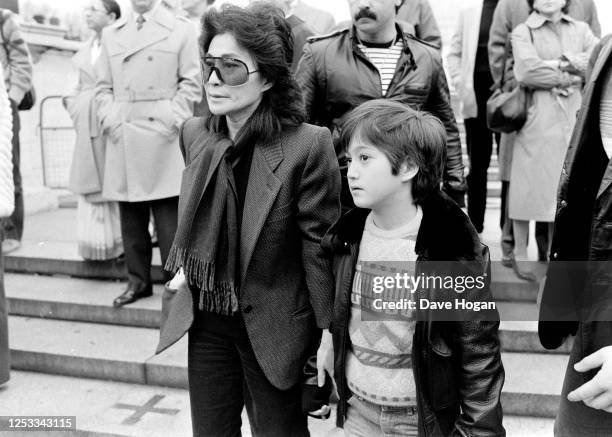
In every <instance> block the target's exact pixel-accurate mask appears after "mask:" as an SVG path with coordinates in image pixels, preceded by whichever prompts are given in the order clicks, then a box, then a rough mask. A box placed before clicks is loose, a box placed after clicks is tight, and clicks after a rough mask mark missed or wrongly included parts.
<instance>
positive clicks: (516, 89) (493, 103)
mask: <svg viewBox="0 0 612 437" xmlns="http://www.w3.org/2000/svg"><path fill="white" fill-rule="evenodd" d="M529 34H530V35H531V42H533V34H532V33H531V29H529ZM509 51H510V39H509V38H508V40H506V50H505V51H504V61H503V70H502V76H501V79H500V80H499V82H497V83H496V84H495V85H493V87H492V90H493V94H491V97H489V99H488V100H487V126H488V127H489V129H490V130H492V131H493V132H498V133H504V134H507V133H510V132H516V131H518V130H520V129H521V128H522V127H523V125H524V124H525V122H526V121H527V109H528V108H529V104H530V99H529V97H530V91H529V90H528V89H527V88H525V87H523V86H521V85H519V84H518V83H516V81H515V80H513V81H511V82H509V83H508V84H506V83H504V79H505V75H506V68H507V62H508V52H509Z"/></svg>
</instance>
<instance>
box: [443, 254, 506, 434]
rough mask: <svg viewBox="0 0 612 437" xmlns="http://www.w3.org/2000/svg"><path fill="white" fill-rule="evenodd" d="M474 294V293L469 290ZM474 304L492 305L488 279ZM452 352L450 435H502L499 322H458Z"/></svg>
mask: <svg viewBox="0 0 612 437" xmlns="http://www.w3.org/2000/svg"><path fill="white" fill-rule="evenodd" d="M483 258H484V260H486V261H485V265H486V267H485V271H486V272H488V273H489V274H488V276H487V278H490V277H491V275H490V259H489V250H488V248H486V246H484V248H483ZM472 293H475V291H472ZM470 299H472V300H474V301H487V302H492V301H493V297H492V296H491V291H490V279H488V280H487V282H486V287H484V288H483V289H482V290H481V291H480V292H479V293H478V295H477V296H476V295H474V296H471V297H470ZM457 325H458V326H457V328H456V330H455V336H454V341H453V343H454V350H455V352H457V354H458V356H457V359H456V362H457V363H460V365H459V372H458V380H459V397H460V400H461V414H460V415H459V416H458V417H457V419H456V421H455V430H456V431H458V432H455V433H454V434H452V435H461V436H468V435H477V436H491V437H493V436H496V437H497V436H505V430H504V427H503V425H502V417H503V413H502V407H501V391H502V387H503V385H504V379H505V373H504V366H503V364H502V360H501V352H500V342H499V333H498V330H499V321H489V320H486V321H485V320H471V321H464V322H458V323H457Z"/></svg>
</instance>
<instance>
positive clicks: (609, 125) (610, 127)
mask: <svg viewBox="0 0 612 437" xmlns="http://www.w3.org/2000/svg"><path fill="white" fill-rule="evenodd" d="M599 127H600V130H601V142H602V143H603V146H604V149H605V151H606V154H607V155H608V158H611V157H612V68H608V71H607V74H606V77H605V78H604V83H603V88H602V92H601V102H600V106H599Z"/></svg>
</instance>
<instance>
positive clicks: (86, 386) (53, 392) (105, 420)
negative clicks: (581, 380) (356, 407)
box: [0, 371, 553, 437]
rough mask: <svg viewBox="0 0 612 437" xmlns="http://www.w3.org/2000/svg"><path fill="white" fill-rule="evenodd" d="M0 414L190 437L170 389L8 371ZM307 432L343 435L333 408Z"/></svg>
mask: <svg viewBox="0 0 612 437" xmlns="http://www.w3.org/2000/svg"><path fill="white" fill-rule="evenodd" d="M32 399H36V402H32ZM137 408H140V412H137V411H136V409H137ZM0 410H1V411H2V412H3V415H13V416H16V415H38V416H41V415H44V416H60V415H71V416H76V428H77V431H75V432H74V433H73V434H70V435H75V436H79V437H85V436H88V437H109V436H111V435H112V436H115V437H124V436H125V437H127V436H130V437H136V436H137V437H141V436H142V437H184V436H188V435H191V413H190V409H189V393H188V392H187V390H183V389H176V388H167V387H158V386H145V385H139V384H130V383H123V382H112V381H100V380H95V379H85V378H77V377H69V376H60V375H48V374H41V373H34V372H24V371H13V372H12V373H11V380H10V381H9V383H8V384H7V386H6V388H5V389H4V390H3V391H2V396H0ZM242 422H243V425H242V435H243V436H244V437H250V436H251V430H250V425H249V421H248V417H247V415H246V411H243V413H242ZM503 423H504V427H505V428H506V432H507V436H508V437H551V436H552V428H553V420H552V419H549V418H534V417H525V416H522V417H521V416H511V415H506V416H504V422H503ZM308 428H309V430H310V434H311V436H312V437H341V436H343V435H344V433H343V431H342V430H341V429H339V428H336V427H335V408H332V417H330V419H328V420H326V421H321V420H315V419H309V421H308ZM11 434H14V433H11ZM15 435H17V434H15ZM27 435H28V436H30V435H31V436H37V435H39V434H37V433H35V432H28V433H27ZM40 435H41V436H42V435H50V434H49V433H47V434H40ZM62 435H65V434H64V433H62Z"/></svg>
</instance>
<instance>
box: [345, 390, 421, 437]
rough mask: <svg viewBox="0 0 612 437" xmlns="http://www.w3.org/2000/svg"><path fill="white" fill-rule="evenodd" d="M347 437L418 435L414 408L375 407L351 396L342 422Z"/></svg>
mask: <svg viewBox="0 0 612 437" xmlns="http://www.w3.org/2000/svg"><path fill="white" fill-rule="evenodd" d="M344 435H345V436H347V437H379V436H380V437H396V436H397V437H399V436H408V437H410V436H414V437H417V436H418V435H419V426H418V415H417V410H416V407H387V406H382V405H376V404H373V403H371V402H369V401H366V400H365V399H363V398H361V397H359V396H356V395H353V396H351V398H350V399H349V400H348V410H347V415H346V420H345V421H344Z"/></svg>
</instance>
